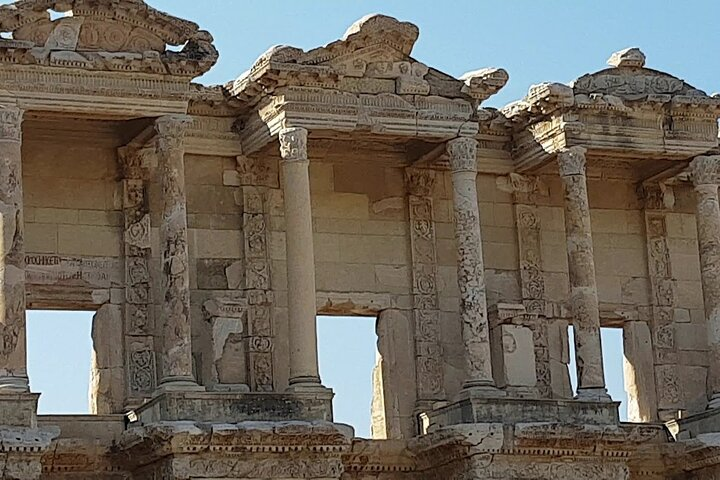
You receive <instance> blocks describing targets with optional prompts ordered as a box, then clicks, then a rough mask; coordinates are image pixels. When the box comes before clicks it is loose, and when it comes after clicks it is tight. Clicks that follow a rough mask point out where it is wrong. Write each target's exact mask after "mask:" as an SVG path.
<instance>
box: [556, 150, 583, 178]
mask: <svg viewBox="0 0 720 480" xmlns="http://www.w3.org/2000/svg"><path fill="white" fill-rule="evenodd" d="M586 153H587V149H586V148H585V147H569V148H563V149H562V150H560V151H559V152H558V155H557V161H558V166H559V167H560V176H561V177H569V176H572V175H585V171H586V163H587V161H586V158H585V154H586Z"/></svg>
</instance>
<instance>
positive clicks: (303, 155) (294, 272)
mask: <svg viewBox="0 0 720 480" xmlns="http://www.w3.org/2000/svg"><path fill="white" fill-rule="evenodd" d="M279 138H280V153H281V155H282V162H281V165H282V173H283V192H284V197H285V235H286V243H287V282H288V309H289V311H288V322H289V333H290V380H289V383H290V387H291V388H297V387H303V386H311V387H313V386H320V374H319V370H318V353H317V321H316V315H317V306H316V299H315V253H314V250H313V229H312V208H311V203H310V176H309V172H308V168H309V164H310V162H309V160H308V156H307V130H305V129H303V128H288V129H286V130H283V131H282V132H281V133H280V137H279Z"/></svg>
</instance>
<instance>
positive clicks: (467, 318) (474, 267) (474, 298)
mask: <svg viewBox="0 0 720 480" xmlns="http://www.w3.org/2000/svg"><path fill="white" fill-rule="evenodd" d="M447 152H448V155H449V157H450V168H451V169H452V183H453V199H454V207H455V241H456V243H457V249H458V271H457V274H458V286H459V289H460V320H461V322H462V338H463V344H464V346H465V369H466V371H465V376H466V378H465V384H464V388H465V389H472V388H474V387H494V386H495V381H494V380H493V373H492V364H491V360H490V358H491V355H490V335H489V327H488V318H487V299H486V293H485V268H484V265H483V254H482V238H481V235H480V210H479V207H478V195H477V141H476V140H474V139H472V138H458V139H455V140H452V141H450V142H448V144H447Z"/></svg>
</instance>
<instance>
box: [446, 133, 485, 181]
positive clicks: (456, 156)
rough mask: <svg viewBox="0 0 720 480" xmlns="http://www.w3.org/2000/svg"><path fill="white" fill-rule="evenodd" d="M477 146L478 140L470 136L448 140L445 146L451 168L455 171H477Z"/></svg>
mask: <svg viewBox="0 0 720 480" xmlns="http://www.w3.org/2000/svg"><path fill="white" fill-rule="evenodd" d="M477 147H478V142H477V140H475V139H474V138H469V137H460V138H456V139H455V140H450V141H449V142H447V145H446V147H445V148H446V150H447V154H448V156H449V157H450V168H451V169H452V171H453V173H458V172H475V173H476V172H477Z"/></svg>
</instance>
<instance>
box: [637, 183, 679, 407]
mask: <svg viewBox="0 0 720 480" xmlns="http://www.w3.org/2000/svg"><path fill="white" fill-rule="evenodd" d="M664 190H665V189H664V188H663V187H662V186H661V185H645V186H644V187H643V192H642V193H643V196H644V198H643V199H644V203H645V208H644V216H645V239H646V248H647V259H648V275H649V279H650V287H651V294H652V296H651V302H652V304H651V307H650V315H651V318H650V319H649V322H648V323H649V326H650V332H651V335H652V339H653V355H654V359H653V360H654V364H655V376H656V379H655V382H656V385H657V389H658V391H657V394H658V395H657V398H658V400H659V404H658V407H659V408H660V409H672V408H674V407H675V406H676V404H678V402H679V401H680V398H679V390H678V379H677V368H676V366H675V363H676V361H677V355H678V350H677V345H676V342H675V325H674V322H675V288H676V287H675V280H674V278H673V272H672V264H671V261H670V248H669V241H668V228H667V216H668V214H670V213H671V212H670V211H669V209H667V208H666V207H667V205H666V202H663V201H662V200H661V199H662V198H663V196H664ZM674 414H675V412H672V413H669V415H674ZM660 416H661V418H663V417H664V415H663V414H662V412H661V413H660Z"/></svg>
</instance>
